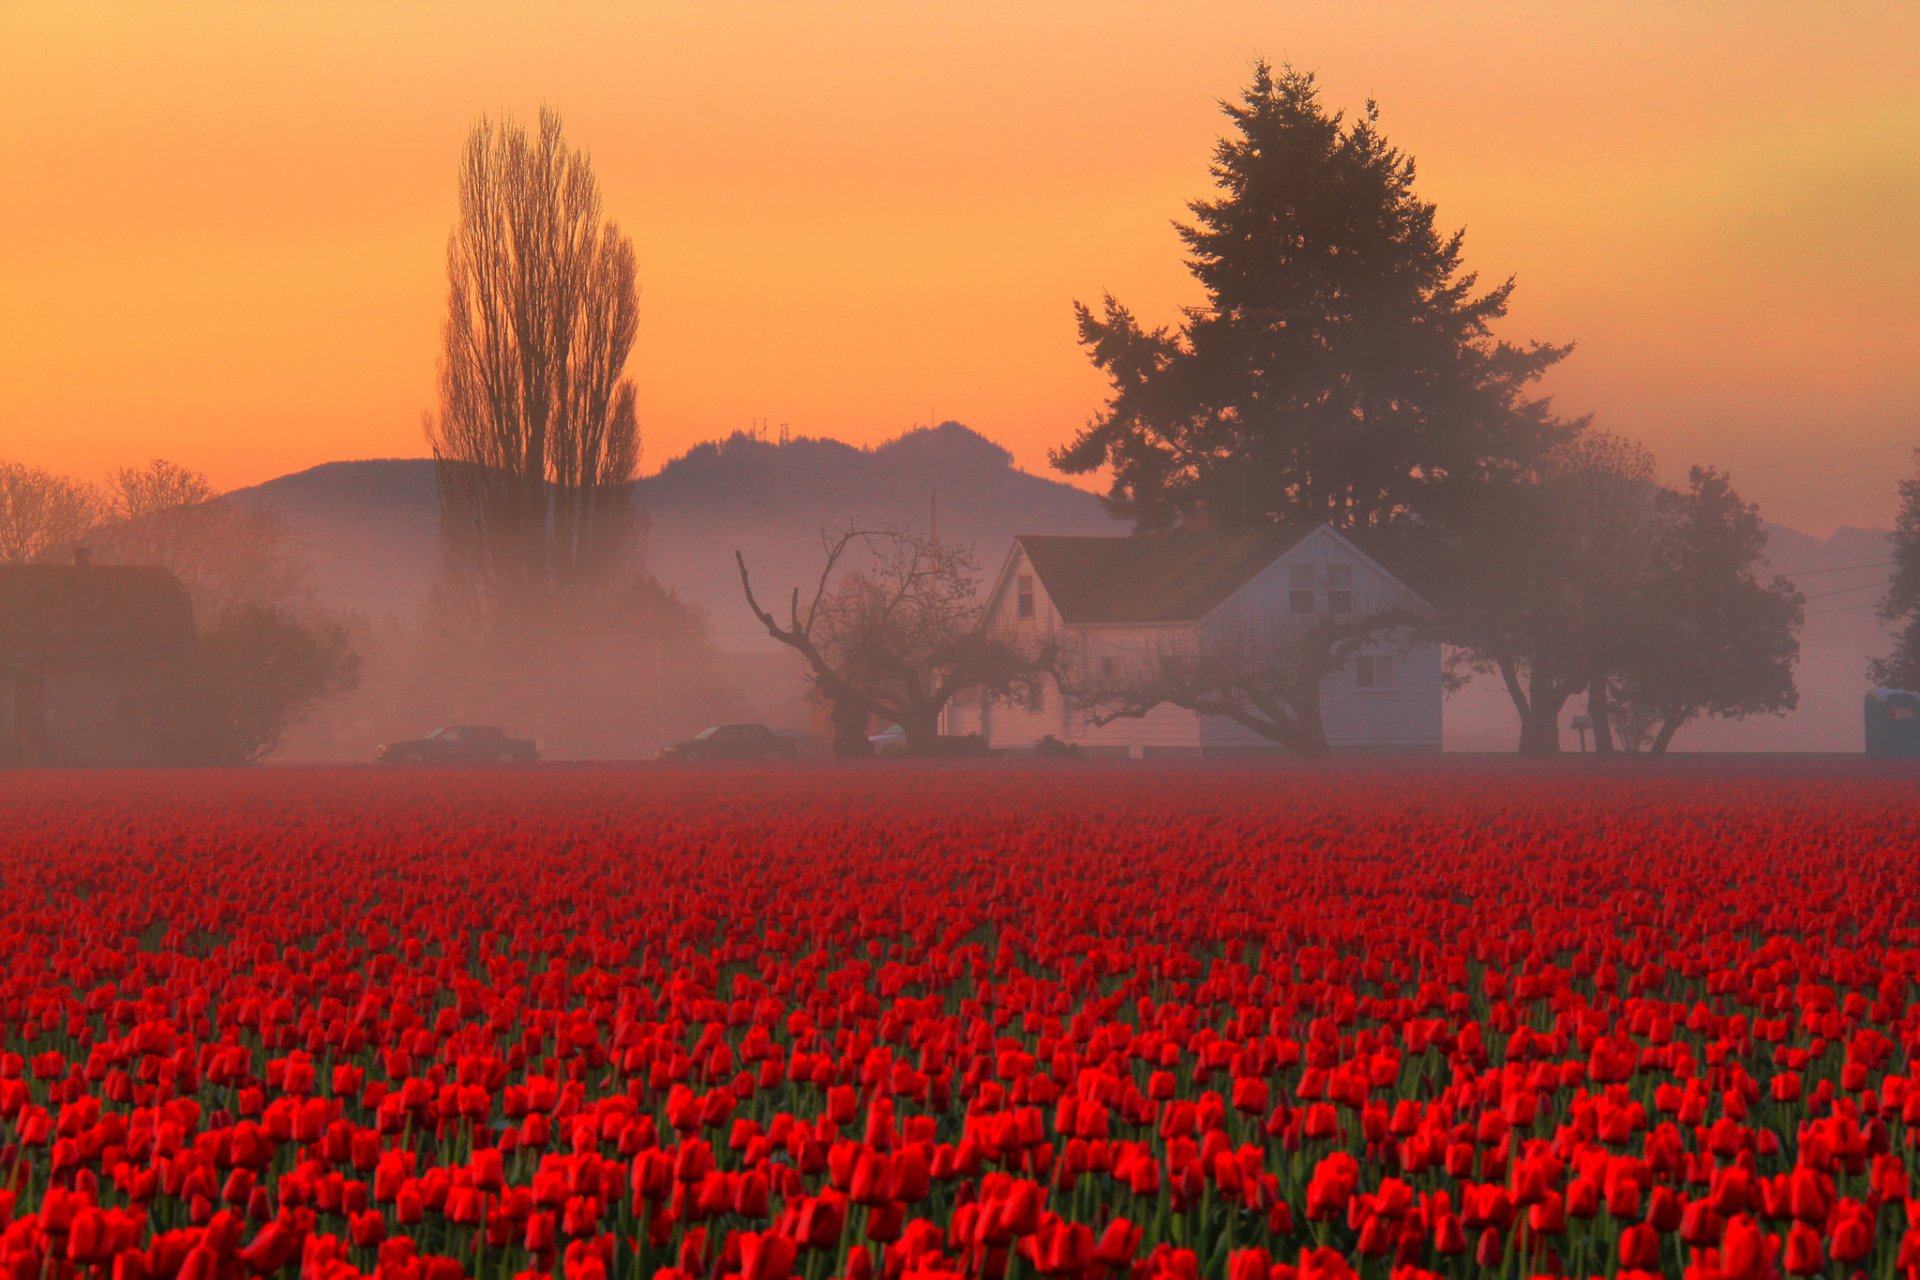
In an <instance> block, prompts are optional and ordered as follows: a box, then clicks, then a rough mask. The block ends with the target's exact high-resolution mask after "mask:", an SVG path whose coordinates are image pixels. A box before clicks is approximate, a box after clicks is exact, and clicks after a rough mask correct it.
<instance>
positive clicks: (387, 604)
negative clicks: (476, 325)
mask: <svg viewBox="0 0 1920 1280" xmlns="http://www.w3.org/2000/svg"><path fill="white" fill-rule="evenodd" d="M234 497H235V498H236V499H238V500H242V501H246V502H249V503H256V504H259V505H262V506H265V507H267V508H269V509H271V510H274V511H276V512H278V513H279V514H280V515H282V516H283V517H285V519H286V520H287V523H288V525H289V527H290V528H292V529H293V530H294V531H296V533H297V534H298V535H299V537H300V538H301V540H302V542H303V544H304V547H305V549H306V550H307V551H308V553H309V554H310V555H311V556H312V558H313V562H314V569H315V580H316V582H317V584H318V588H319V592H320V595H321V597H322V599H323V600H324V601H325V602H326V603H327V604H328V605H329V606H330V607H333V608H336V609H340V610H345V611H349V612H352V613H354V614H358V615H362V616H364V617H365V618H366V619H368V620H369V622H370V623H372V624H373V631H374V634H376V635H387V636H392V637H397V636H399V635H401V634H412V633H413V631H414V628H415V626H416V624H417V621H418V619H419V616H420V613H421V609H422V605H423V602H424V601H425V600H426V598H427V595H428V593H429V591H430V590H431V588H432V585H433V576H434V571H435V562H436V555H437V546H438V542H437V539H438V536H439V523H438V520H439V517H438V508H437V505H436V496H435V489H434V478H433V464H432V462H431V461H430V460H426V459H386V460H376V461H364V462H339V463H329V464H325V465H323V466H320V467H317V468H314V469H311V470H308V471H304V472H299V473H296V474H292V475H288V476H282V477H279V478H277V479H274V480H271V481H268V482H266V483H264V484H261V485H257V486H253V487H251V488H248V489H245V490H241V491H239V492H237V493H236V494H235V495H234ZM634 501H635V502H636V504H637V505H638V506H639V507H640V508H641V509H642V510H643V511H645V512H646V513H647V515H648V518H649V531H648V536H647V543H646V564H647V567H648V569H649V570H650V571H651V572H652V573H653V574H654V575H655V576H657V577H658V578H659V579H660V581H661V583H662V584H663V585H664V586H666V587H667V588H669V589H671V590H672V591H673V592H674V593H675V594H677V595H678V596H679V597H680V598H681V599H682V600H684V601H686V602H687V603H688V604H690V605H692V606H693V607H695V608H696V609H698V610H699V611H700V613H701V614H702V615H703V617H704V619H705V622H706V625H707V628H708V630H709V633H710V635H711V638H712V643H711V646H710V647H708V648H701V649H699V650H697V651H696V650H693V649H689V648H687V647H686V646H684V645H681V644H678V643H676V642H677V641H679V640H680V639H681V638H680V637H662V638H660V639H659V641H658V642H657V643H656V642H652V641H642V640H638V639H631V638H620V637H600V638H598V639H596V640H594V641H592V642H590V644H589V642H582V646H580V648H577V649H575V650H567V651H565V652H564V653H562V654H557V655H555V656H554V657H553V658H552V659H551V662H552V666H551V668H548V667H545V666H542V665H540V663H539V662H533V663H531V664H528V663H522V664H520V665H517V666H516V665H515V664H513V663H510V662H509V663H506V664H505V665H503V666H502V667H501V669H500V670H499V671H498V672H497V673H495V674H494V675H491V676H487V677H485V678H475V679H471V680H459V681H455V682H452V683H447V684H441V685H438V686H436V685H434V684H433V683H431V682H425V683H423V682H421V681H420V680H419V679H418V678H417V676H416V675H413V674H409V671H410V670H411V669H412V668H409V667H408V666H407V665H406V664H407V663H411V664H416V665H417V667H418V668H419V669H422V670H424V669H431V668H434V667H437V666H439V665H440V664H439V662H438V661H437V660H436V658H435V657H434V650H433V648H432V647H431V644H430V643H429V642H428V641H426V640H425V639H423V638H420V637H417V636H416V637H415V639H414V641H413V642H412V644H411V645H409V646H406V647H407V649H408V652H409V653H410V654H411V656H410V657H408V658H407V659H406V660H405V662H404V663H400V664H398V665H395V664H393V663H392V660H391V658H390V657H389V656H387V655H385V654H382V655H381V656H380V657H378V658H376V659H375V662H374V667H373V669H372V670H370V673H369V680H368V683H367V685H366V687H364V688H363V689H362V690H360V691H359V692H358V693H356V694H355V695H353V696H352V697H351V698H350V699H348V700H347V701H346V702H345V703H343V704H342V705H341V707H340V708H339V709H338V710H337V711H331V712H328V713H326V714H325V716H324V717H323V719H322V722H321V723H320V724H317V725H311V726H308V727H307V728H305V729H304V730H302V731H297V732H296V733H294V734H293V735H291V736H290V737H289V740H288V743H287V746H286V748H285V750H284V751H283V752H282V753H281V756H280V757H279V758H282V759H286V760H301V759H339V758H364V749H365V748H367V747H370V745H371V742H372V741H374V740H378V738H379V737H381V736H382V735H385V736H406V735H410V734H412V733H416V732H425V731H426V730H427V729H429V728H432V727H434V726H435V725H437V724H439V723H442V722H455V721H461V720H472V719H482V720H508V719H510V720H512V721H513V722H514V723H524V724H528V725H531V726H533V727H534V728H538V729H539V730H540V732H541V736H543V737H550V738H551V739H552V740H553V745H554V746H555V748H556V749H557V748H559V747H560V746H561V745H562V744H565V745H566V746H569V747H573V748H576V749H577V750H579V751H580V752H581V753H582V754H585V755H589V756H599V757H609V758H626V757H631V756H633V755H636V754H644V753H649V752H650V751H651V749H652V748H653V747H655V746H657V745H658V744H659V743H660V742H661V741H665V740H669V739H671V738H673V737H681V736H686V735H688V734H691V733H692V732H694V731H696V730H698V729H700V728H702V727H704V725H705V724H707V723H710V722H714V721H719V720H727V719H735V718H749V719H752V718H763V717H771V718H772V719H775V720H780V721H783V722H784V721H787V720H792V719H793V718H794V717H796V716H799V715H802V714H804V708H803V707H802V705H801V703H800V698H801V696H802V694H803V693H804V688H805V671H804V668H803V667H802V665H801V664H800V663H799V662H798V661H797V660H795V659H794V658H792V656H791V655H790V654H787V653H785V652H784V651H783V650H782V649H781V648H780V646H778V645H777V644H775V643H774V642H772V641H771V640H770V639H769V638H768V637H767V635H766V633H765V631H764V629H763V628H761V627H759V626H757V625H756V624H755V623H754V621H753V619H752V618H751V616H750V615H749V614H748V613H747V610H746V606H745V602H744V600H743V598H742V596H741V592H740V583H739V578H738V576H737V572H736V570H735V568H734V564H733V558H732V557H733V552H734V551H735V550H736V549H737V550H740V551H743V552H744V553H745V555H746V557H747V560H748V563H749V564H750V565H752V566H753V568H754V571H755V574H756V576H757V577H760V578H762V579H763V580H764V581H765V582H767V583H769V584H773V585H775V586H776V587H778V588H780V591H779V592H778V594H781V595H782V596H783V597H784V591H785V590H786V589H789V588H791V587H793V586H803V585H807V584H809V582H810V578H811V576H812V575H813V574H815V573H817V571H818V559H819V534H820V531H821V530H823V529H828V528H832V527H834V526H836V525H838V524H842V523H844V522H845V521H846V520H847V519H849V518H851V517H853V516H856V515H859V516H864V517H866V518H868V519H871V520H876V521H881V522H890V523H894V524H899V525H903V526H910V527H913V526H918V527H924V526H925V525H926V524H927V523H928V522H929V521H930V520H937V521H938V526H939V532H940V535H941V536H942V537H943V538H949V539H952V540H954V541H956V542H960V543H964V544H971V545H972V546H973V547H974V548H975V551H976V555H977V557H978V559H979V560H980V562H981V565H982V567H983V569H984V570H985V577H984V581H985V583H986V584H987V585H989V586H990V585H991V582H992V575H993V574H995V573H996V572H997V571H998V569H999V567H1000V566H999V561H1000V558H1001V557H1003V556H1004V555H1005V554H1006V551H1007V548H1008V547H1009V546H1010V544H1011V541H1012V539H1013V537H1014V536H1015V535H1016V534H1023V533H1048V534H1109V535H1118V534H1121V533H1124V532H1125V530H1126V526H1125V525H1124V524H1123V523H1122V522H1120V521H1118V520H1115V519H1114V518H1112V517H1111V516H1108V515H1107V514H1106V513H1105V512H1104V511H1103V510H1102V509H1101V507H1100V504H1099V501H1098V499H1097V498H1096V497H1095V495H1093V494H1090V493H1088V492H1086V491H1085V490H1083V489H1080V488H1077V487H1075V486H1072V485H1069V484H1065V483H1062V482H1060V481H1058V480H1052V479H1048V478H1046V477H1043V476H1035V475H1030V474H1028V473H1026V472H1023V471H1020V470H1019V469H1018V468H1016V467H1015V466H1014V465H1013V463H1012V460H1011V457H1010V456H1009V455H1008V454H1007V453H1006V451H1005V450H1003V449H1001V448H999V447H998V446H996V445H994V444H993V443H992V442H991V441H990V440H989V439H987V438H986V437H984V436H983V435H981V434H979V433H977V432H975V431H973V430H970V429H968V428H966V427H963V426H961V425H960V424H957V423H948V424H945V425H943V426H941V427H939V428H938V429H937V430H932V431H928V430H916V431H912V432H909V433H906V434H905V435H903V436H902V437H900V438H899V439H897V440H895V441H893V442H891V443H888V444H884V445H881V446H879V447H877V448H871V449H859V448H855V447H852V446H848V445H844V444H841V443H838V442H836V441H833V440H827V439H819V440H816V439H798V440H793V441H790V442H788V443H785V444H782V443H779V442H777V441H773V440H768V439H763V438H758V437H755V436H753V435H749V434H746V433H741V434H738V435H735V436H733V437H730V438H729V439H726V440H723V441H717V442H714V443H712V444H708V445H702V446H700V447H699V448H697V449H694V450H692V451H691V452H689V453H688V454H686V455H684V456H682V457H679V458H675V459H673V460H671V461H670V462H668V463H667V464H666V465H665V466H663V467H662V468H661V469H660V470H659V471H658V472H657V473H656V474H654V475H650V476H647V477H645V478H643V479H641V480H640V481H638V482H637V483H636V485H635V487H634ZM1767 537H1768V543H1767V555H1766V565H1765V569H1766V571H1767V572H1781V573H1789V574H1791V575H1793V578H1794V581H1795V582H1796V583H1797V584H1798V585H1799V586H1800V587H1801V589H1802V590H1803V591H1804V592H1805V593H1806V594H1807V595H1809V596H1816V595H1817V596H1820V597H1822V598H1821V599H1818V600H1813V601H1811V602H1810V603H1809V605H1808V607H1807V618H1806V621H1805V623H1804V624H1803V627H1802V630H1801V633H1800V643H1801V651H1800V660H1799V663H1798V665H1797V666H1796V668H1795V678H1796V681H1797V683H1798V685H1799V690H1800V702H1799V706H1798V708H1797V709H1795V710H1794V711H1792V712H1790V713H1788V714H1786V715H1784V716H1755V717H1751V718H1749V719H1747V720H1744V721H1712V720H1704V721H1699V722H1696V723H1694V724H1691V725H1689V726H1688V727H1687V728H1686V729H1685V730H1684V731H1683V732H1682V734H1681V736H1680V737H1679V738H1678V739H1677V741H1676V744H1675V748H1674V749H1675V750H1677V751H1820V752H1825V751H1843V752H1844V751H1857V750H1859V749H1860V733H1861V730H1860V698H1861V696H1862V695H1863V694H1864V693H1865V692H1866V690H1867V689H1868V688H1869V687H1871V686H1870V685H1869V683H1868V681H1867V678H1866V675H1865V668H1866V664H1867V661H1868V659H1869V657H1871V656H1873V655H1875V654H1878V653H1881V652H1883V651H1884V650H1885V649H1886V647H1887V644H1888V642H1889V641H1888V637H1889V629H1888V626H1887V624H1886V623H1884V622H1883V621H1882V620H1881V619H1880V618H1879V617H1878V616H1877V615H1876V614H1875V613H1874V611H1873V608H1872V605H1873V604H1874V602H1875V601H1876V600H1877V598H1878V594H1877V593H1878V591H1879V590H1880V589H1881V584H1883V583H1884V582H1885V579H1886V574H1887V568H1886V564H1887V561H1888V558H1889V555H1890V551H1889V546H1888V542H1887V534H1886V532H1885V531H1883V530H1873V529H1855V528H1841V529H1838V530H1836V531H1835V532H1834V533H1833V534H1831V535H1830V536H1828V537H1826V538H1816V537H1812V536H1810V535H1807V534H1803V533H1800V532H1798V531H1796V530H1793V529H1789V528H1786V527H1784V526H1782V525H1778V524H1769V525H1768V526H1767ZM394 643H395V644H396V645H397V643H398V642H397V639H396V640H395V641H394ZM421 646H425V647H424V648H422V647H421ZM583 648H584V649H590V652H582V651H580V649H583ZM656 648H657V649H658V650H659V652H655V649H656ZM543 661H544V660H543ZM663 663H664V664H665V665H661V664H663ZM390 669H391V670H392V671H393V674H392V675H391V676H388V675H386V674H384V673H385V672H387V671H388V670H390ZM549 670H551V671H552V672H556V673H558V672H564V673H565V675H564V676H559V677H557V678H556V677H550V676H549V675H548V674H543V673H545V672H547V671H549ZM436 690H437V692H436ZM456 690H457V692H456ZM693 691H698V692H693ZM1578 709H1579V708H1578V704H1577V703H1576V705H1575V708H1574V710H1575V711H1576V712H1577V710H1578ZM1444 715H1445V720H1444V724H1445V746H1446V749H1447V750H1449V751H1475V752H1509V751H1511V750H1512V749H1513V743H1514V736H1515V733H1516V728H1515V724H1514V715H1513V708H1512V705H1511V703H1510V702H1509V701H1508V699H1507V696H1506V694H1505V692H1504V690H1502V689H1501V688H1500V687H1499V685H1498V681H1497V680H1495V679H1491V678H1489V677H1487V676H1485V675H1482V676H1480V677H1478V678H1477V679H1475V680H1474V681H1473V682H1472V683H1470V684H1469V685H1468V686H1467V687H1466V688H1464V689H1461V690H1459V691H1457V692H1454V693H1452V694H1450V695H1449V696H1448V697H1447V700H1446V705H1445V712H1444ZM783 727H796V728H797V727H801V724H800V723H799V722H796V723H794V724H791V725H786V724H784V723H783ZM532 731H533V729H532V728H530V729H529V730H528V732H532ZM1565 739H1566V746H1567V748H1568V749H1570V750H1571V749H1574V748H1575V747H1576V746H1577V737H1576V735H1575V734H1573V732H1572V731H1571V730H1568V731H1567V732H1566V734H1565Z"/></svg>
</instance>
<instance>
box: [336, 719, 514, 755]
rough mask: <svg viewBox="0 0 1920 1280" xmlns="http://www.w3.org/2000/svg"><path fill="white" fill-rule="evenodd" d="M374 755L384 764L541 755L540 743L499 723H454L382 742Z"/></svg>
mask: <svg viewBox="0 0 1920 1280" xmlns="http://www.w3.org/2000/svg"><path fill="white" fill-rule="evenodd" d="M373 758H374V759H375V760H378V761H379V762H380V763H382V764H527V763H530V762H532V761H534V760H538V759H539V758H540V746H539V744H538V743H535V742H529V741H528V740H527V739H525V738H509V737H508V736H507V735H506V731H505V730H503V729H501V728H499V727H498V726H496V725H490V724H455V725H448V726H447V727H446V728H444V729H435V730H434V731H433V732H432V733H430V734H428V735H427V736H426V737H424V738H414V739H412V740H411V741H407V742H383V743H381V744H380V745H379V747H377V748H375V750H374V753H373Z"/></svg>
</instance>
